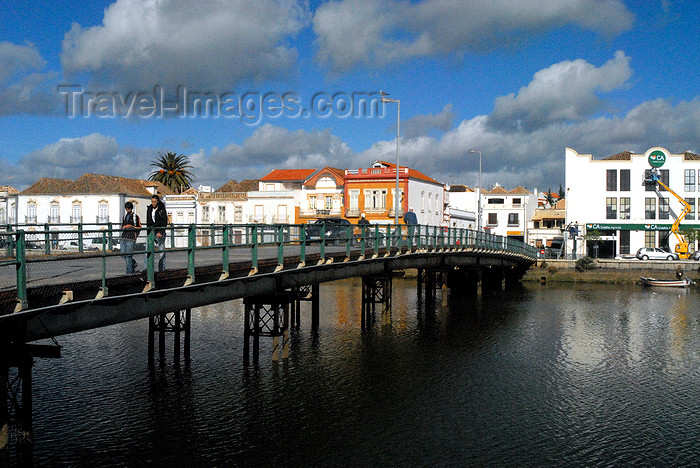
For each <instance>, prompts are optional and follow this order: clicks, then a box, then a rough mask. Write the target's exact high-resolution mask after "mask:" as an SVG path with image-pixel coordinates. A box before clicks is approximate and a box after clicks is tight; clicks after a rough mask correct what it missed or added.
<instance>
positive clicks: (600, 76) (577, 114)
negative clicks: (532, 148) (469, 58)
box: [488, 51, 632, 131]
mask: <svg viewBox="0 0 700 468" xmlns="http://www.w3.org/2000/svg"><path fill="white" fill-rule="evenodd" d="M629 62H630V59H629V57H627V56H626V55H625V54H624V52H622V51H617V52H616V53H615V58H614V59H611V60H609V61H608V62H606V63H605V64H604V65H603V66H602V67H600V68H596V67H595V66H594V65H591V64H590V63H588V62H586V61H585V60H583V59H578V60H573V61H568V60H567V61H565V62H560V63H556V64H554V65H552V66H551V67H549V68H545V69H544V70H540V71H538V72H537V73H535V76H534V77H533V80H532V81H531V82H530V84H528V85H527V86H525V87H523V88H520V91H518V94H517V96H516V95H515V94H509V95H507V96H501V97H498V98H496V104H495V109H494V111H493V113H492V114H491V115H490V116H489V122H488V123H489V125H491V126H493V127H495V128H499V129H502V130H506V131H514V130H525V131H532V130H535V129H537V128H542V127H544V126H546V125H549V124H552V123H556V122H569V121H579V120H581V119H583V118H585V117H588V116H590V115H592V114H594V113H595V112H597V111H599V110H600V109H601V108H602V106H603V102H602V101H601V100H600V99H599V98H598V96H597V95H596V92H597V91H603V92H607V91H611V90H613V89H615V88H619V87H620V86H622V85H624V84H625V82H626V81H627V80H628V79H629V78H630V77H631V76H632V69H631V68H630V66H629Z"/></svg>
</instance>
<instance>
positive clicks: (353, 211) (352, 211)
mask: <svg viewBox="0 0 700 468" xmlns="http://www.w3.org/2000/svg"><path fill="white" fill-rule="evenodd" d="M360 213H361V212H360V209H359V208H348V209H347V211H346V212H345V216H347V217H348V218H359V217H360Z"/></svg>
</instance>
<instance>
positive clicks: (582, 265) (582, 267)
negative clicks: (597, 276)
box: [575, 257, 596, 271]
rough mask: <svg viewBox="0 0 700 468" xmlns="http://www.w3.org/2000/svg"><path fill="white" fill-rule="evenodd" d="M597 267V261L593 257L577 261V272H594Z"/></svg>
mask: <svg viewBox="0 0 700 468" xmlns="http://www.w3.org/2000/svg"><path fill="white" fill-rule="evenodd" d="M595 267H596V266H595V261H594V260H593V259H592V258H591V257H583V258H580V259H578V260H576V267H575V268H576V271H586V270H592V269H594V268H595Z"/></svg>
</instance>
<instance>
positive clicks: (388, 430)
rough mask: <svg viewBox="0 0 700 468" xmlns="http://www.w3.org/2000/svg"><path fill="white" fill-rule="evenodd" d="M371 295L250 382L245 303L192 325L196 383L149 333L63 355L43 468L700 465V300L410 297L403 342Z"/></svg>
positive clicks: (327, 292)
mask: <svg viewBox="0 0 700 468" xmlns="http://www.w3.org/2000/svg"><path fill="white" fill-rule="evenodd" d="M359 286H360V283H359V282H358V281H343V282H337V283H331V284H324V285H322V286H321V295H322V297H321V315H322V316H321V326H320V329H319V333H318V335H316V336H314V335H313V334H312V333H311V331H310V327H309V322H310V318H309V315H308V310H306V309H305V310H304V311H303V314H304V315H303V317H302V319H303V324H302V328H301V330H300V331H299V332H295V334H294V335H293V345H292V355H291V358H290V359H289V361H288V362H287V363H286V364H284V365H283V364H280V365H279V366H275V365H273V364H272V363H271V359H270V349H271V346H270V345H271V343H270V341H269V340H268V339H264V340H262V342H261V343H262V345H263V347H262V351H261V364H260V366H259V368H257V369H250V370H248V371H246V370H245V369H244V368H243V366H242V363H241V361H242V359H241V354H242V327H243V324H242V312H241V310H242V307H241V303H240V301H234V302H231V303H226V304H219V305H216V306H211V307H205V308H201V309H197V310H196V311H193V315H192V321H193V324H192V327H193V328H192V361H191V365H190V367H189V369H184V368H181V369H180V370H177V369H175V368H174V367H173V365H172V357H171V355H170V354H168V355H167V362H166V364H165V365H164V366H162V367H161V366H158V365H156V367H155V369H152V370H149V367H148V365H147V322H146V321H139V322H133V323H128V324H124V325H120V326H114V327H109V328H105V329H101V330H95V331H91V332H88V333H80V334H75V335H71V336H66V337H61V338H59V341H60V343H61V344H62V345H63V357H62V358H61V359H60V360H42V361H38V362H37V364H36V366H35V369H34V376H35V394H34V395H35V435H36V438H37V444H36V446H35V449H34V453H33V457H34V463H35V464H36V465H37V466H47V465H50V466H124V465H127V466H139V465H143V464H153V465H160V466H238V465H247V466H262V465H269V466H272V465H273V464H274V465H276V466H518V467H520V466H691V465H692V466H697V465H698V463H700V441H699V440H698V439H699V438H700V435H699V434H700V365H699V364H700V292H698V291H695V290H691V291H659V292H656V293H655V292H652V291H650V290H642V289H641V288H640V287H620V286H615V287H608V286H587V287H569V288H558V287H553V286H551V285H549V286H544V287H542V286H539V285H536V286H526V287H525V288H524V289H522V290H519V291H516V292H508V293H503V294H499V295H496V296H490V297H487V296H478V297H473V298H470V299H458V298H455V297H449V295H448V294H447V293H445V294H444V296H443V297H442V298H441V297H440V295H439V296H438V299H437V304H436V306H435V310H434V311H427V312H426V311H425V310H424V307H423V305H422V303H420V302H418V301H417V298H416V295H415V283H414V281H412V280H396V281H395V283H394V305H395V307H394V311H393V325H392V327H391V328H390V329H382V328H381V326H380V325H379V324H380V321H379V320H377V324H376V325H375V327H374V329H373V330H371V331H369V332H364V333H363V332H362V331H361V330H360V313H359V311H360V303H359V299H360V287H359ZM305 307H308V305H306V306H305ZM168 338H170V337H168ZM170 346H171V345H170V342H169V341H168V350H170V349H171V348H170Z"/></svg>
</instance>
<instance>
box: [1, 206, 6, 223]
mask: <svg viewBox="0 0 700 468" xmlns="http://www.w3.org/2000/svg"><path fill="white" fill-rule="evenodd" d="M6 222H7V220H6V219H5V208H4V207H2V206H0V224H5V223H6Z"/></svg>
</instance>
